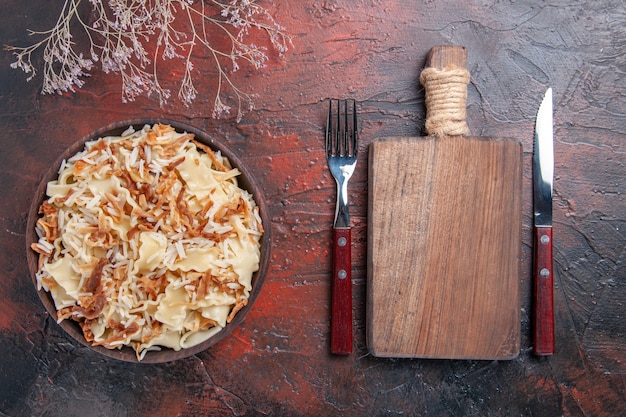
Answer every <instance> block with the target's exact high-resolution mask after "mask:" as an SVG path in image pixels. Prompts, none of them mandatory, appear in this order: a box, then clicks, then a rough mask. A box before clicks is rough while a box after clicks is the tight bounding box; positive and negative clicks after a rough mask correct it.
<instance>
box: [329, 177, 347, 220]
mask: <svg viewBox="0 0 626 417" xmlns="http://www.w3.org/2000/svg"><path fill="white" fill-rule="evenodd" d="M333 227H334V228H335V229H339V228H349V227H350V211H349V210H348V187H347V184H346V182H345V181H344V182H343V184H339V183H338V184H337V206H336V208H335V223H334V225H333Z"/></svg>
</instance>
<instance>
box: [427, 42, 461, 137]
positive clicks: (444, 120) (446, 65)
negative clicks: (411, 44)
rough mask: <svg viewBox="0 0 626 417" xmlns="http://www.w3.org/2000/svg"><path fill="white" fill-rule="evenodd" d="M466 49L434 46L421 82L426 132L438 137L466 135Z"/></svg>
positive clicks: (451, 46)
mask: <svg viewBox="0 0 626 417" xmlns="http://www.w3.org/2000/svg"><path fill="white" fill-rule="evenodd" d="M466 67H467V50H466V49H465V47H463V46H456V45H441V46H435V47H433V48H432V49H431V50H430V52H429V53H428V56H427V58H426V67H425V68H424V70H423V71H422V73H421V74H420V82H421V83H422V85H423V86H424V90H425V92H426V99H425V101H426V133H428V134H429V135H435V136H437V137H443V136H460V135H463V136H467V135H469V129H468V127H467V123H466V121H465V119H466V111H465V107H466V101H467V84H469V81H470V74H469V72H468V71H467V68H466Z"/></svg>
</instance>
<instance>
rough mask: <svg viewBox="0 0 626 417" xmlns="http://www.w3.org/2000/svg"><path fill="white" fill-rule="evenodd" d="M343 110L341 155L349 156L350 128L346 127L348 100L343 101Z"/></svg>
mask: <svg viewBox="0 0 626 417" xmlns="http://www.w3.org/2000/svg"><path fill="white" fill-rule="evenodd" d="M343 110H344V111H343V155H349V154H350V147H349V144H348V132H349V130H350V126H349V125H348V100H344V101H343Z"/></svg>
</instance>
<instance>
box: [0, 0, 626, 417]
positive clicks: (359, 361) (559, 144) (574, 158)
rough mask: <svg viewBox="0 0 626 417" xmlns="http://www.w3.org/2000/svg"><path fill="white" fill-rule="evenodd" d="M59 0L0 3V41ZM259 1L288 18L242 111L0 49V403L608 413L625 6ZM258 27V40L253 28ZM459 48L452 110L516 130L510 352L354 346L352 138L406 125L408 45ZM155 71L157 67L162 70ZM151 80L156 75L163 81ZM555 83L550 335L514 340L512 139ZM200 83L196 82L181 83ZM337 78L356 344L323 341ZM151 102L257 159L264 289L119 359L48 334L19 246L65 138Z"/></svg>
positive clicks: (618, 289)
mask: <svg viewBox="0 0 626 417" xmlns="http://www.w3.org/2000/svg"><path fill="white" fill-rule="evenodd" d="M61 3H62V2H59V1H55V2H50V1H44V0H19V1H18V0H6V1H4V2H3V6H2V13H1V14H0V41H1V42H2V43H3V44H11V45H25V44H26V43H27V42H28V39H27V38H28V36H27V32H26V30H27V29H37V30H43V29H46V28H48V27H49V26H50V25H51V24H52V23H53V22H54V20H55V19H56V16H58V10H59V8H60V6H61ZM458 3H459V2H451V1H450V2H433V1H425V2H409V1H398V2H389V1H387V2H385V1H349V0H330V1H318V0H315V1H312V2H300V1H288V2H284V1H283V2H278V1H276V2H275V4H271V3H265V6H266V7H267V8H268V10H269V11H270V13H271V14H272V15H273V16H274V17H275V18H276V19H277V21H278V22H280V23H281V24H282V25H283V26H285V31H286V32H288V33H290V34H292V36H293V46H292V47H291V48H290V50H289V51H288V52H287V53H286V54H285V55H284V56H283V57H278V56H277V55H276V54H275V53H271V56H270V58H271V59H270V61H269V62H268V63H267V65H266V67H265V68H263V69H261V70H258V71H255V70H252V69H250V68H248V67H245V66H244V67H243V68H242V69H241V70H240V71H239V72H237V73H235V74H233V80H234V81H235V82H236V83H237V84H238V85H239V86H240V87H242V88H243V89H244V90H246V91H249V92H252V93H255V94H258V96H257V97H256V99H255V101H254V103H255V109H254V110H253V111H251V112H249V113H247V114H246V115H245V116H244V118H243V119H242V120H241V122H239V123H237V122H236V121H235V120H234V119H233V118H226V119H222V120H214V119H212V118H211V103H212V98H211V97H212V92H213V90H211V88H212V87H211V83H210V81H211V79H213V77H215V72H214V71H213V70H212V69H211V68H209V66H208V63H207V68H204V67H203V62H199V63H198V64H197V65H198V69H201V70H203V71H204V72H203V74H201V75H199V76H198V77H197V85H198V87H199V90H201V93H200V96H199V98H198V99H197V100H196V102H195V103H194V104H193V105H191V106H189V107H185V106H183V105H182V104H180V103H178V102H177V101H176V100H172V101H171V102H170V103H169V104H167V105H165V106H164V107H160V106H159V103H158V102H156V101H154V100H150V99H148V98H144V97H140V98H138V99H137V100H136V101H135V102H133V103H126V104H123V103H121V100H120V85H119V80H118V79H117V78H116V77H115V76H114V75H111V74H109V75H106V74H104V73H103V72H102V71H100V70H96V71H94V72H93V74H92V77H90V78H89V79H87V80H86V84H85V86H84V87H83V88H81V89H80V90H79V91H78V92H76V93H75V94H63V95H53V96H43V95H41V94H40V91H41V77H39V76H38V77H37V78H35V79H34V80H32V81H31V82H29V83H27V82H26V81H25V76H24V74H23V73H21V72H20V71H17V70H13V69H11V68H10V67H9V65H10V63H11V62H13V58H12V56H11V54H10V53H8V52H6V51H3V52H2V53H0V118H1V123H2V129H1V130H0V132H1V133H0V140H1V145H2V146H1V148H0V149H1V151H0V164H1V165H0V166H1V171H2V181H1V185H0V187H1V194H2V196H3V198H2V204H1V206H0V223H1V228H2V232H3V233H2V235H1V237H0V242H1V245H2V256H3V260H2V263H1V264H0V415H2V416H134V417H136V416H154V415H163V416H178V415H181V416H206V415H220V416H221V415H231V414H232V415H237V416H253V415H272V416H314V415H317V416H324V415H342V416H383V415H390V416H393V415H410V416H417V415H423V416H426V415H428V416H466V415H467V416H468V415H475V416H505V415H511V416H520V415H521V416H560V415H568V416H617V415H623V413H624V410H626V400H625V399H624V397H625V396H626V349H624V343H625V342H626V320H625V317H626V266H625V260H626V251H625V248H626V210H625V205H624V195H626V185H625V182H624V174H625V173H626V167H625V164H626V156H625V155H626V152H625V149H624V138H625V134H626V96H625V95H624V92H625V91H626V76H625V73H626V36H625V35H626V32H625V29H624V28H625V27H626V7H625V6H624V3H623V2H620V1H617V2H610V1H607V0H596V1H589V2H567V1H560V2H557V3H549V4H546V3H545V2H542V1H519V2H487V1H480V2H466V4H464V5H459V4H458ZM258 42H263V40H262V39H260V40H258ZM439 44H459V45H463V46H465V47H467V50H468V53H469V59H468V69H469V70H470V72H471V74H472V82H471V84H470V86H469V98H468V124H469V126H470V129H471V131H472V133H473V134H475V135H477V136H501V137H503V136H504V137H512V138H517V139H518V140H519V141H520V142H522V143H523V147H524V184H523V190H524V198H523V202H524V216H523V254H522V259H521V261H522V276H521V277H520V285H521V300H520V303H521V320H522V322H521V351H520V354H519V357H518V358H517V359H515V360H512V361H502V362H498V361H459V360H455V361H452V360H419V359H380V358H375V357H372V356H371V355H369V354H368V351H367V348H366V346H365V290H366V288H365V286H366V279H365V277H366V236H367V230H366V224H367V219H366V212H367V195H366V194H367V191H366V189H367V187H366V185H367V147H368V144H369V143H370V142H371V141H372V140H374V139H376V138H378V137H382V136H391V135H399V136H418V135H422V127H423V124H424V113H425V110H424V104H423V91H422V89H421V86H420V85H419V83H418V75H419V72H420V70H421V68H422V67H423V65H424V60H425V57H426V54H427V52H428V50H429V49H430V48H431V47H432V46H434V45H439ZM173 75H176V73H175V72H174V73H173ZM165 80H167V77H166V78H165ZM548 86H551V87H553V88H554V95H555V99H554V103H555V151H556V157H555V159H556V161H555V165H556V179H555V183H554V190H555V198H554V235H555V247H554V258H555V270H556V272H555V274H556V283H555V309H556V336H557V351H556V354H555V355H554V356H551V357H535V356H533V355H532V353H531V349H532V346H531V340H530V334H531V327H530V313H531V284H532V280H531V277H530V275H531V261H532V256H531V254H532V246H531V226H532V204H531V165H530V160H531V154H532V132H533V126H534V120H535V114H536V111H537V107H538V105H539V102H540V100H541V98H542V97H543V93H544V91H545V90H546V88H547V87H548ZM202 88H204V90H202ZM331 96H332V97H348V96H350V97H355V98H356V99H357V100H358V101H359V109H360V116H361V130H360V134H361V136H360V137H361V139H362V142H361V153H360V157H359V162H358V164H357V168H356V172H355V174H354V177H353V179H352V181H351V188H350V198H351V201H352V203H353V209H352V214H353V218H352V222H353V227H354V229H353V242H354V249H353V271H354V272H353V285H354V335H355V351H354V353H353V354H352V355H350V356H347V357H334V356H331V355H330V354H329V306H330V284H329V283H330V269H331V264H330V259H331V252H330V237H331V222H332V217H333V211H334V198H335V186H334V183H333V181H332V179H331V177H330V175H329V173H328V171H327V168H326V161H325V156H324V151H323V137H322V129H323V125H324V118H325V112H326V104H325V102H324V99H325V98H327V97H331ZM134 117H168V118H171V119H176V120H180V121H183V122H186V123H190V124H193V125H195V126H197V127H199V128H201V129H203V130H206V131H207V132H210V133H212V134H216V135H221V136H222V137H223V138H224V141H225V142H226V143H227V144H228V145H229V146H230V147H231V148H232V149H233V150H235V152H237V154H238V155H239V156H240V157H241V158H242V159H243V161H244V162H245V163H246V164H249V166H250V168H251V170H252V171H253V172H255V173H256V175H257V176H258V181H259V182H260V183H261V185H262V191H263V193H264V195H265V197H266V198H267V201H268V202H269V209H270V211H271V216H270V217H271V219H272V224H271V227H272V231H273V239H272V248H271V250H272V252H271V253H272V262H271V267H270V270H269V273H268V275H267V277H266V280H265V284H264V287H263V291H262V292H261V295H260V296H259V298H258V300H257V302H256V303H255V304H254V305H253V308H252V309H251V311H250V312H249V314H248V315H247V316H246V320H245V321H244V322H243V324H241V325H240V326H239V327H237V328H236V329H235V331H234V332H233V334H232V335H231V336H230V337H229V338H227V339H225V340H223V341H221V342H220V343H219V344H217V345H215V346H213V347H211V348H210V349H208V350H207V351H204V352H202V353H200V354H197V355H195V356H192V357H189V358H187V359H183V360H179V361H175V362H171V363H166V364H159V365H146V364H130V363H124V362H118V361H115V360H112V359H109V358H107V357H104V356H102V355H100V354H98V353H95V352H93V351H91V350H90V349H89V348H86V347H83V346H82V345H80V344H79V343H77V342H75V341H74V340H72V339H71V338H69V337H68V336H67V335H66V334H65V333H64V332H63V331H62V330H61V328H60V327H59V326H57V325H56V323H55V320H54V319H53V318H51V317H50V316H48V315H47V314H46V313H45V311H44V308H43V306H42V304H41V302H40V301H39V299H38V297H37V294H36V292H35V289H34V288H33V284H32V281H31V278H30V276H29V272H28V269H27V264H26V242H25V229H26V219H27V215H28V207H29V204H30V202H31V200H32V199H33V198H34V196H33V190H34V188H35V187H36V186H37V184H38V183H39V182H40V181H41V179H42V176H43V174H44V172H45V171H46V170H47V169H48V167H49V165H50V164H51V163H52V162H53V161H54V160H55V159H56V158H57V157H58V155H60V154H61V153H62V152H63V150H64V149H65V148H67V147H68V146H69V145H70V144H72V143H73V142H75V141H76V140H77V139H79V138H81V137H82V136H84V135H86V134H88V133H89V132H91V131H93V130H95V129H96V128H98V127H101V126H103V125H106V124H108V123H111V122H115V121H118V120H122V119H128V118H134Z"/></svg>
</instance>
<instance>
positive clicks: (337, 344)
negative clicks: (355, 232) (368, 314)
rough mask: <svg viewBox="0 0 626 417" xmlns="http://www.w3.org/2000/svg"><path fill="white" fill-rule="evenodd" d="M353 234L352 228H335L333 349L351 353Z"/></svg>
mask: <svg viewBox="0 0 626 417" xmlns="http://www.w3.org/2000/svg"><path fill="white" fill-rule="evenodd" d="M351 243H352V238H351V233H350V228H337V229H333V278H332V306H331V319H330V351H331V352H332V353H335V354H338V355H347V354H349V353H352V254H351V248H352V245H351Z"/></svg>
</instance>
